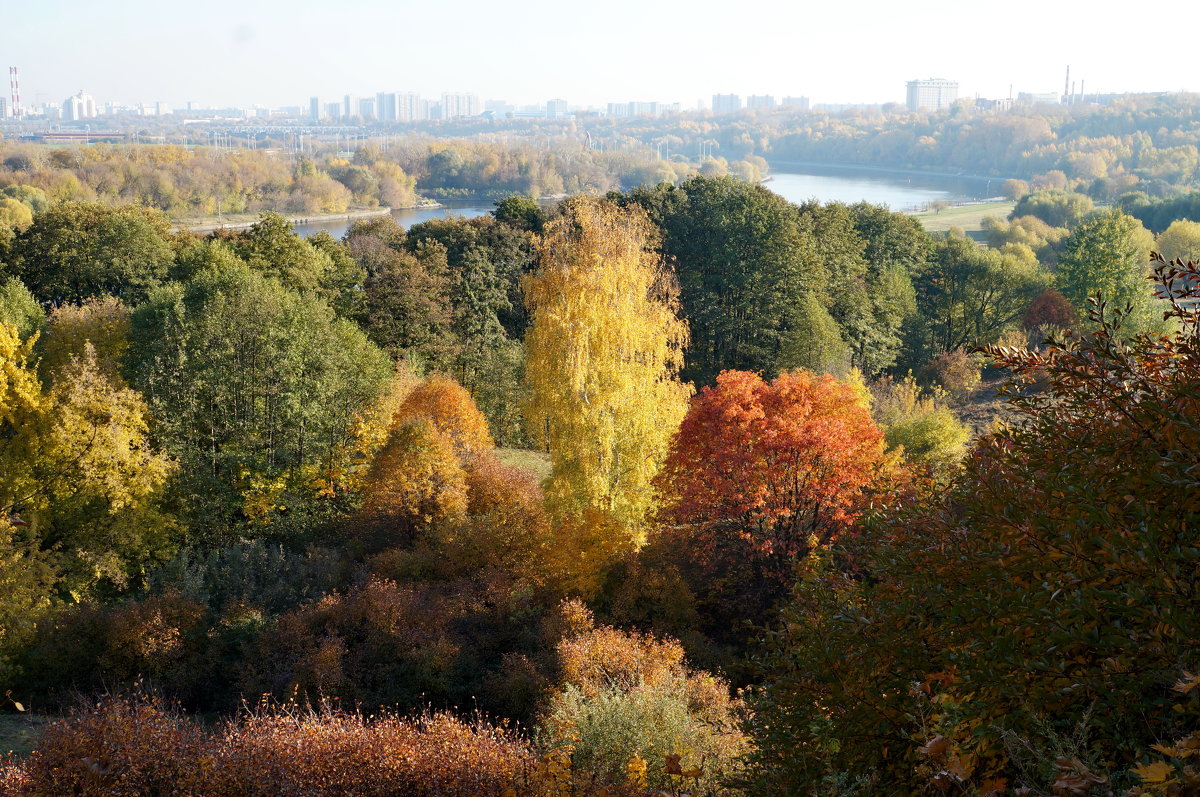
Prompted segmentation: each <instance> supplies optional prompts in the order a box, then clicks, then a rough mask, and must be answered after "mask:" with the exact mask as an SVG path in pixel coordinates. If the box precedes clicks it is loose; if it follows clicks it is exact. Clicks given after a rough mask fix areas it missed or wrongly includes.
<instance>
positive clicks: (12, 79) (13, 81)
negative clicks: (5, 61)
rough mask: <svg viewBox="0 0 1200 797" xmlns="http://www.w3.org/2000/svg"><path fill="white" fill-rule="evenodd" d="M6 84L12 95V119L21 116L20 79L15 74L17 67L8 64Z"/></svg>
mask: <svg viewBox="0 0 1200 797" xmlns="http://www.w3.org/2000/svg"><path fill="white" fill-rule="evenodd" d="M8 86H9V90H10V92H11V97H12V115H13V118H14V119H20V118H21V80H20V77H19V76H18V74H17V68H16V67H15V66H10V67H9V68H8Z"/></svg>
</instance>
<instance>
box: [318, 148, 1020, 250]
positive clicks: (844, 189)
mask: <svg viewBox="0 0 1200 797" xmlns="http://www.w3.org/2000/svg"><path fill="white" fill-rule="evenodd" d="M1001 182H1002V181H1001V180H999V179H990V180H989V179H987V178H980V177H967V176H961V175H943V174H929V173H924V172H903V171H899V170H885V169H868V168H863V167H856V166H827V165H823V164H802V165H801V164H796V165H792V164H786V165H785V164H780V165H777V166H776V167H775V168H773V169H772V170H771V174H770V179H769V180H767V182H765V183H764V184H763V185H765V186H766V187H767V188H769V189H770V190H772V191H774V192H775V193H777V194H779V195H780V196H782V197H783V198H784V199H786V200H788V201H789V202H796V203H800V202H805V201H807V200H809V199H816V200H818V201H820V202H846V203H849V204H853V203H855V202H860V201H866V202H871V203H873V204H877V205H887V206H888V207H890V208H891V209H892V210H897V211H907V212H911V211H916V210H923V209H926V208H927V207H928V206H929V205H930V203H933V202H939V201H940V202H955V203H957V202H969V201H973V200H979V199H986V198H989V197H993V196H995V195H997V194H998V193H1000V183H1001ZM442 204H443V206H442V207H439V208H406V209H401V210H393V211H392V218H394V219H395V220H396V221H397V223H399V224H400V226H401V227H404V228H405V229H408V228H409V227H411V226H412V225H414V224H419V223H421V222H423V221H429V220H430V219H440V218H446V217H447V216H466V217H468V218H471V217H474V216H482V215H484V214H487V213H490V212H491V211H492V210H493V209H494V208H495V205H493V204H492V203H491V202H490V201H488V200H482V199H463V200H447V201H445V202H443V203H442ZM348 226H349V225H348V223H347V222H346V220H345V219H340V220H339V219H330V220H328V221H316V222H311V223H309V224H301V225H297V226H296V232H298V233H300V234H301V235H304V236H309V235H313V234H314V233H316V232H318V231H320V230H326V231H327V232H328V233H329V234H330V235H332V236H333V237H334V238H341V237H342V236H343V235H345V233H346V229H347V228H348Z"/></svg>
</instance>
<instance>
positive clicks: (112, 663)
mask: <svg viewBox="0 0 1200 797" xmlns="http://www.w3.org/2000/svg"><path fill="white" fill-rule="evenodd" d="M207 630H208V611H207V607H206V606H204V605H203V604H201V603H199V602H197V601H195V600H192V599H190V598H186V597H184V596H182V595H181V594H180V593H179V592H178V590H168V591H166V592H164V593H162V594H160V595H155V596H151V597H148V598H145V599H143V600H130V601H127V602H125V603H120V604H117V605H114V606H111V607H101V606H98V605H95V604H90V603H85V604H77V605H75V606H72V607H70V608H68V609H64V610H62V611H60V612H58V613H56V614H54V615H52V616H51V617H50V619H49V620H48V621H46V622H44V623H43V624H42V627H41V628H40V629H39V633H38V637H37V639H36V641H35V642H34V644H33V645H32V646H31V647H30V649H29V650H28V651H27V653H26V654H25V656H24V657H23V663H24V670H25V673H26V676H25V678H24V679H23V682H22V683H23V685H25V686H27V687H28V688H29V689H30V691H34V692H52V691H54V690H63V689H68V688H75V689H82V690H95V689H100V688H103V687H105V686H108V687H123V686H128V685H130V684H132V683H134V682H135V681H138V680H140V679H141V678H143V677H145V678H148V679H150V680H152V681H153V682H154V683H155V684H156V685H160V686H162V687H164V688H166V689H168V690H169V691H170V692H171V693H172V694H173V695H179V696H188V695H190V694H191V693H192V692H193V691H194V688H195V686H196V684H197V683H202V682H203V680H202V679H203V678H204V667H203V666H202V659H203V650H204V648H205V632H206V631H207Z"/></svg>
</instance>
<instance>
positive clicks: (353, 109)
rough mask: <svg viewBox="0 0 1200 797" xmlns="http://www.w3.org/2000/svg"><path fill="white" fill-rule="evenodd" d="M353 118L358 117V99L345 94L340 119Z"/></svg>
mask: <svg viewBox="0 0 1200 797" xmlns="http://www.w3.org/2000/svg"><path fill="white" fill-rule="evenodd" d="M355 116H358V97H355V96H354V95H353V94H347V95H346V96H345V97H342V118H343V119H352V118H354V117H355Z"/></svg>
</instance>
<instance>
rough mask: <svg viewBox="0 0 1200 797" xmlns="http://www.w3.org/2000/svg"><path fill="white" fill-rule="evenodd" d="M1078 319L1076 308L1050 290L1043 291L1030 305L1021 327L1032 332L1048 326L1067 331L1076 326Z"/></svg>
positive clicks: (1065, 298)
mask: <svg viewBox="0 0 1200 797" xmlns="http://www.w3.org/2000/svg"><path fill="white" fill-rule="evenodd" d="M1077 318H1078V316H1076V314H1075V308H1074V307H1073V306H1072V305H1071V303H1070V302H1069V301H1067V297H1065V296H1063V295H1062V294H1061V293H1059V292H1058V291H1056V290H1054V289H1053V288H1050V289H1048V290H1045V291H1042V293H1041V294H1039V295H1038V297H1037V298H1036V299H1034V300H1033V304H1031V305H1029V309H1028V310H1026V311H1025V316H1024V317H1023V318H1022V319H1021V326H1023V327H1025V329H1030V330H1033V329H1038V328H1039V327H1043V326H1047V325H1049V326H1054V327H1058V328H1059V329H1066V328H1068V327H1071V326H1074V325H1075V322H1076V320H1077Z"/></svg>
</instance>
